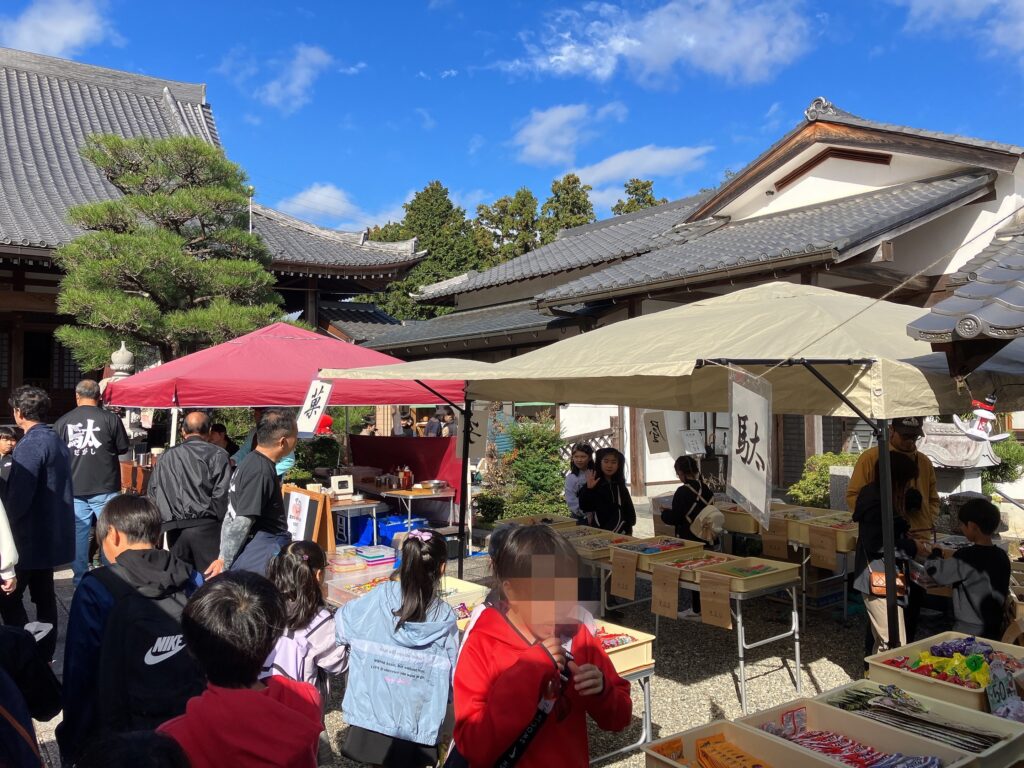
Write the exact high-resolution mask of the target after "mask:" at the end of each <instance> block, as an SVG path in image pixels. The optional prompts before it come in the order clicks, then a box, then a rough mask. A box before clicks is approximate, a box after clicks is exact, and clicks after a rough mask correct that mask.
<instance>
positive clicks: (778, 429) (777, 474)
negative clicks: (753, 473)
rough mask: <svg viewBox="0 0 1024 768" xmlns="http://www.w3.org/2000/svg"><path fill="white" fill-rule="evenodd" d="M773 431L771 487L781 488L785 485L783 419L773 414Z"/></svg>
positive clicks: (779, 415)
mask: <svg viewBox="0 0 1024 768" xmlns="http://www.w3.org/2000/svg"><path fill="white" fill-rule="evenodd" d="M774 419H775V429H774V430H773V431H772V437H773V440H772V485H774V486H775V487H776V488H781V487H782V486H783V485H785V482H784V477H783V470H782V457H783V456H784V455H785V453H786V438H785V433H784V432H783V424H784V422H783V418H782V415H781V414H775V416H774Z"/></svg>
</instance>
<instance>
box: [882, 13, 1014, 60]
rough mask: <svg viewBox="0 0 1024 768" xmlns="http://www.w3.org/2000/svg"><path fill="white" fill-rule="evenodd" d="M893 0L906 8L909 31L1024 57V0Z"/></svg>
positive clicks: (989, 50) (988, 50)
mask: <svg viewBox="0 0 1024 768" xmlns="http://www.w3.org/2000/svg"><path fill="white" fill-rule="evenodd" d="M890 1H891V2H893V3H895V4H896V5H900V6H903V7H905V8H906V9H907V24H906V29H907V30H908V31H910V32H919V33H920V32H931V31H938V32H944V33H947V34H949V35H952V36H960V37H968V38H975V39H977V40H979V41H980V42H982V43H983V44H984V45H985V46H986V51H987V52H989V53H991V52H993V50H994V51H995V52H1006V53H1010V54H1015V55H1020V54H1024V0H890ZM1021 63H1022V64H1024V60H1022V61H1021Z"/></svg>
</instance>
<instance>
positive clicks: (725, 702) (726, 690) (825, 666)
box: [36, 504, 864, 768]
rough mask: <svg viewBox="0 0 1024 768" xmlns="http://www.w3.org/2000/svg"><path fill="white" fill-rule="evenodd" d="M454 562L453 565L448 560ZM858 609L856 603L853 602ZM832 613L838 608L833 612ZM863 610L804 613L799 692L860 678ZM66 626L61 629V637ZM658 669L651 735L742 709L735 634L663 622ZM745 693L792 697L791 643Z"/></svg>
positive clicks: (758, 611)
mask: <svg viewBox="0 0 1024 768" xmlns="http://www.w3.org/2000/svg"><path fill="white" fill-rule="evenodd" d="M638 517H639V518H640V520H639V522H638V525H637V532H638V533H645V532H650V531H651V530H652V528H651V525H652V524H651V519H650V509H649V507H648V506H647V505H646V504H638ZM453 565H454V564H453ZM486 568H487V562H486V558H477V559H473V560H469V561H467V570H466V577H467V579H469V580H478V579H480V578H482V577H484V576H485V575H486ZM58 578H59V581H58V594H59V597H60V602H61V610H62V619H63V621H65V622H66V618H67V608H68V607H69V605H70V598H71V574H70V571H68V572H61V573H60V574H59V575H58ZM855 607H856V608H859V606H855ZM836 613H837V612H836ZM745 617H746V619H747V634H748V640H753V639H757V638H760V637H767V636H769V635H775V634H778V633H780V632H783V631H785V629H786V628H787V627H788V623H789V612H788V608H787V606H785V605H782V604H779V603H773V602H769V601H765V600H760V601H755V602H753V603H751V604H750V607H749V608H747V609H745ZM862 622H863V615H862V614H858V615H856V616H853V617H851V618H850V619H848V620H847V621H845V622H844V621H841V620H840V619H839V617H838V615H833V614H827V613H820V614H814V613H812V614H809V617H808V624H809V626H808V627H807V628H806V630H805V632H804V633H803V638H802V646H801V669H800V674H801V680H802V682H803V687H804V695H808V696H814V695H817V694H818V693H820V692H822V691H825V690H828V689H830V688H834V687H836V686H839V685H842V684H844V683H846V682H849V681H850V680H851V679H855V678H857V677H860V676H861V668H862V659H863V650H862V643H863V631H864V630H863V624H862ZM621 623H622V624H624V625H626V626H629V627H633V628H636V629H639V630H642V631H646V632H652V633H653V631H654V616H653V615H652V614H651V612H650V609H649V606H647V605H640V606H633V607H630V608H626V609H624V610H623V620H622V621H621ZM63 631H64V628H63V626H62V627H61V634H62V635H63ZM654 655H655V660H656V665H657V666H656V675H655V678H654V681H653V686H652V701H653V707H652V708H653V723H654V734H655V737H656V738H657V737H659V736H667V735H669V734H672V733H675V732H677V731H680V730H684V729H687V728H692V727H694V726H697V725H701V724H704V723H707V722H709V721H711V720H714V719H716V718H721V717H728V718H732V717H737V716H739V715H740V714H741V712H740V704H739V689H738V679H737V676H736V635H735V633H734V632H727V631H725V630H722V629H717V628H714V627H707V626H704V625H703V624H701V623H699V622H692V621H669V620H662V621H661V624H660V630H659V634H658V640H657V643H656V647H655V654H654ZM62 657H63V643H61V644H60V645H59V646H58V660H57V663H56V669H57V671H58V673H59V672H60V666H61V664H60V659H61V658H62ZM748 661H749V663H748V679H749V682H748V686H747V695H748V702H749V705H750V710H751V711H756V710H759V709H765V708H767V707H771V706H775V705H777V704H782V703H784V702H786V701H789V700H791V699H792V698H794V697H795V696H796V691H795V688H794V665H793V645H792V641H783V642H780V643H776V644H773V645H769V646H765V647H763V648H760V649H757V650H754V651H751V652H748ZM633 689H634V696H633V701H634V718H633V725H632V726H631V727H630V728H629V729H628V730H627V731H626V732H625V733H622V734H604V733H600V732H595V733H593V734H592V737H591V752H592V754H600V753H604V752H607V751H608V750H611V749H615V748H617V747H620V746H624V745H626V744H629V743H631V742H633V741H635V740H636V738H637V737H638V736H639V732H640V731H639V724H640V719H639V715H640V711H641V706H642V703H641V699H640V695H639V689H638V688H637V686H635V685H634V686H633ZM341 693H342V686H341V685H338V686H336V688H335V692H334V695H333V696H332V703H331V706H330V713H329V714H328V716H327V738H328V740H329V742H330V744H331V745H332V748H333V752H334V760H335V761H334V762H330V763H327V765H336V766H354V765H355V764H354V763H352V762H350V761H347V760H344V759H343V758H341V757H340V753H339V747H340V745H341V744H342V743H343V742H344V738H345V733H346V730H347V726H346V725H345V723H344V721H343V719H342V716H341V712H340V709H341V706H340V697H341ZM59 720H60V718H59V716H58V718H56V719H55V720H53V721H51V722H49V723H37V726H36V727H37V733H38V734H39V739H40V742H41V743H42V745H43V748H44V750H45V751H46V755H47V758H48V761H49V765H50V766H51V768H56V767H57V766H59V762H58V760H57V759H56V754H57V751H56V744H55V743H54V741H53V729H54V727H55V726H56V724H57V723H58V722H59ZM643 764H644V763H643V758H642V756H640V755H639V754H636V753H633V754H632V755H629V756H625V757H622V758H620V759H618V760H615V761H609V762H607V763H605V765H609V766H642V765H643Z"/></svg>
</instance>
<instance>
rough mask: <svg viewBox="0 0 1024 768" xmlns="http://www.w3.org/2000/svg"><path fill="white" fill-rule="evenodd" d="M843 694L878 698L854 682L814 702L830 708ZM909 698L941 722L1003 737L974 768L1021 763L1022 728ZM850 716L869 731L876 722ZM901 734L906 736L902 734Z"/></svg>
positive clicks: (869, 686) (864, 683) (866, 684)
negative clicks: (864, 694) (864, 724)
mask: <svg viewBox="0 0 1024 768" xmlns="http://www.w3.org/2000/svg"><path fill="white" fill-rule="evenodd" d="M847 690H855V691H872V692H874V693H877V694H879V695H882V694H881V691H880V689H879V685H878V684H877V683H874V682H872V681H870V680H857V681H855V682H852V683H847V684H846V685H844V686H841V687H839V688H834V689H832V690H831V691H825V693H823V694H821V695H820V696H815V697H814V700H815V701H818V702H821V703H822V704H825V705H827V706H831V705H829V704H828V702H829V699H832V698H834V697H836V696H837V695H839V694H840V693H842V692H843V691H847ZM911 695H912V696H913V697H914V698H915V699H917V700H918V701H919V702H921V704H922V705H924V707H925V709H927V710H928V712H929V713H930V714H932V715H935V717H937V718H941V719H942V720H946V721H948V722H951V723H956V724H958V725H962V726H967V727H968V728H970V729H972V730H975V731H978V732H981V731H986V732H988V733H994V734H996V735H997V736H1002V737H1003V739H1004V740H1003V741H1001V742H999V743H998V744H996V745H994V746H992V747H990V748H989V749H987V750H985V751H984V752H981V753H978V754H977V755H976V756H975V763H974V765H975V766H977V768H1012V766H1014V765H1016V764H1017V762H1018V760H1020V759H1021V756H1022V755H1024V724H1021V723H1015V722H1013V721H1012V720H1004V719H1003V718H1001V717H996V716H995V715H990V714H987V713H985V712H978V711H976V710H973V709H965V708H964V707H959V706H957V705H956V704H950V703H949V702H946V701H942V700H940V699H933V698H931V697H930V696H925V695H923V694H920V693H914V694H911ZM851 714H854V715H857V717H860V718H862V719H863V720H864V721H865V722H866V723H868V724H869V726H868V727H873V726H874V724H875V723H876V722H877V721H876V720H871V719H870V718H867V717H864V716H863V715H861V714H860V713H858V712H852V713H851ZM901 732H903V733H906V731H901Z"/></svg>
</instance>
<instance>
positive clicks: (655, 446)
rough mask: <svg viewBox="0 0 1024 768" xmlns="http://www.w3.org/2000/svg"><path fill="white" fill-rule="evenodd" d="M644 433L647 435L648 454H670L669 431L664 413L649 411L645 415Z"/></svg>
mask: <svg viewBox="0 0 1024 768" xmlns="http://www.w3.org/2000/svg"><path fill="white" fill-rule="evenodd" d="M644 432H645V433H646V434H647V452H648V453H650V454H655V453H668V451H669V445H668V430H667V429H666V428H665V414H664V413H663V412H662V411H648V412H647V413H645V414H644Z"/></svg>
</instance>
